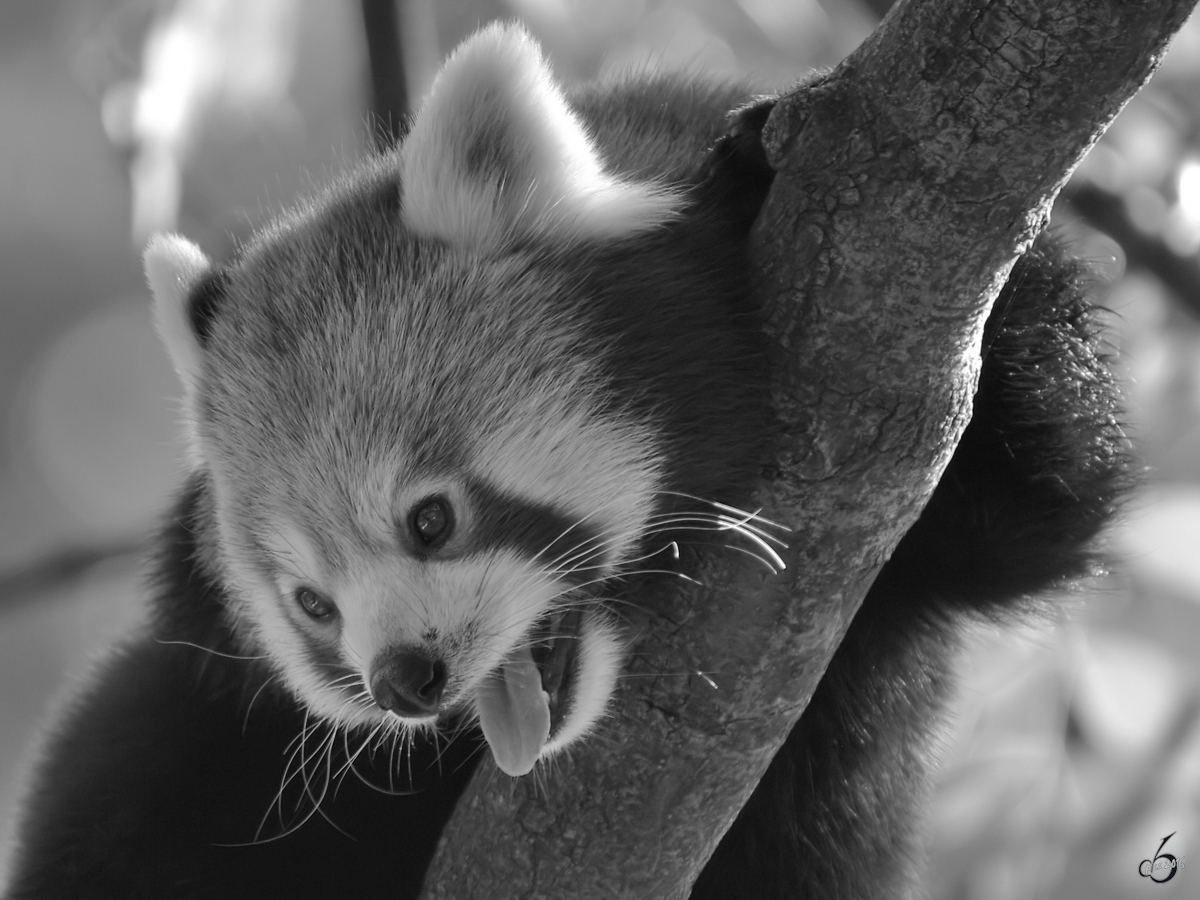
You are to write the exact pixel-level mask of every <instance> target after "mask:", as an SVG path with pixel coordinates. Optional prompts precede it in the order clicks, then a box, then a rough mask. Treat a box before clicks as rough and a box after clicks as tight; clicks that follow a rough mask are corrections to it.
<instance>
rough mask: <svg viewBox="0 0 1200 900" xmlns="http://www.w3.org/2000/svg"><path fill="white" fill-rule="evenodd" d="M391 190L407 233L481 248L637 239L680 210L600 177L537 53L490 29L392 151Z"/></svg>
mask: <svg viewBox="0 0 1200 900" xmlns="http://www.w3.org/2000/svg"><path fill="white" fill-rule="evenodd" d="M400 178H401V190H402V192H403V210H404V219H405V222H406V223H407V224H408V226H409V227H410V228H412V229H413V230H414V231H416V232H417V233H419V234H425V235H429V236H433V237H440V238H443V239H445V240H448V241H451V242H454V243H458V244H465V245H468V246H478V247H482V248H487V247H491V246H495V245H497V244H502V243H504V242H506V241H508V240H511V239H513V238H519V237H522V236H524V235H526V234H528V233H531V232H534V233H540V234H548V233H554V234H559V235H566V236H579V237H588V236H592V237H604V236H608V237H616V236H620V235H625V234H631V233H637V232H639V231H645V230H646V229H649V228H653V227H655V226H657V225H660V224H662V223H663V222H665V221H668V220H669V219H671V218H672V217H674V216H675V214H676V213H677V211H678V209H679V207H680V205H681V200H680V198H679V196H678V195H676V194H674V193H672V192H670V191H668V190H666V189H664V188H663V187H661V186H658V185H653V184H645V183H636V182H627V181H622V180H621V179H619V178H616V177H613V176H612V175H609V174H607V173H605V171H604V169H603V165H602V163H601V160H600V158H599V156H598V155H597V153H596V150H595V148H594V147H593V146H592V143H591V141H590V140H589V138H588V135H587V133H586V132H585V131H584V128H583V126H582V124H581V123H580V122H579V120H578V119H577V118H576V117H575V114H574V113H573V112H571V110H570V108H569V107H568V106H567V102H566V100H565V98H564V97H563V95H562V92H561V91H560V90H559V88H558V86H557V85H556V84H555V82H554V78H553V76H552V74H551V72H550V68H549V66H548V65H547V64H546V62H545V61H544V60H543V59H542V53H541V50H540V48H539V47H538V45H537V43H536V42H535V41H534V40H533V38H531V37H530V36H529V35H528V34H527V33H526V32H525V31H524V29H522V28H520V27H519V26H516V25H503V24H499V23H497V24H493V25H490V26H488V27H487V28H484V29H483V30H481V31H479V32H478V33H476V34H475V35H474V36H472V37H470V38H468V39H467V40H466V41H465V42H464V43H463V44H462V45H461V46H459V48H458V49H457V50H455V51H454V53H453V54H452V55H451V56H450V58H449V60H447V62H446V64H445V66H443V68H442V70H441V72H440V73H439V74H438V76H437V79H436V80H435V81H434V83H433V88H432V91H431V93H430V96H429V98H428V100H426V101H425V104H424V105H423V106H422V107H421V110H420V112H418V113H417V117H416V120H415V121H414V122H413V127H412V130H411V132H410V133H409V135H408V137H407V139H406V140H405V142H404V145H403V146H402V148H401V150H400Z"/></svg>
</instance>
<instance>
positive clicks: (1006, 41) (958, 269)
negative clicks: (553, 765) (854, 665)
mask: <svg viewBox="0 0 1200 900" xmlns="http://www.w3.org/2000/svg"><path fill="white" fill-rule="evenodd" d="M1194 2H1195V0H1157V2H1150V0H906V2H900V3H898V4H897V5H896V6H895V8H893V9H892V11H891V12H890V13H889V14H888V16H887V17H886V18H885V19H884V21H883V22H882V23H881V24H880V27H879V28H878V30H877V31H876V32H875V33H874V34H873V35H872V36H871V37H870V38H869V39H868V40H867V41H866V42H865V43H864V44H863V45H862V46H861V47H860V48H859V49H858V50H857V51H855V52H854V53H853V54H852V55H851V56H850V57H849V58H847V59H846V60H845V61H844V62H843V63H842V64H841V65H840V66H838V67H837V68H836V69H835V70H834V71H832V72H831V73H829V74H828V75H826V76H824V77H822V78H820V79H819V80H817V81H815V82H810V83H809V84H807V85H804V86H802V87H800V88H798V89H796V90H794V91H793V92H791V93H789V94H787V95H785V96H784V97H783V98H782V99H781V100H780V102H779V103H778V104H777V106H776V108H775V110H774V112H773V113H772V115H771V118H770V120H769V122H768V124H767V128H766V131H765V132H764V145H765V147H766V150H767V153H768V157H769V159H770V161H771V163H772V165H773V166H774V167H775V168H776V169H777V171H778V175H777V177H776V180H775V183H774V186H773V188H772V190H771V194H770V196H769V198H768V200H767V204H766V207H765V209H764V211H763V214H762V215H761V217H760V219H759V222H758V225H757V226H756V229H755V235H754V240H753V242H754V252H755V264H756V267H757V269H758V271H759V272H760V273H761V276H762V280H761V297H762V300H763V303H764V307H765V310H766V324H767V329H768V332H769V335H770V338H771V340H772V346H773V350H772V353H773V358H772V378H773V385H772V399H773V403H774V406H775V409H776V411H777V414H778V418H779V422H780V426H781V428H780V434H779V438H778V441H777V444H776V446H775V447H774V463H773V465H772V467H771V468H770V470H769V472H768V476H767V478H766V479H765V480H764V482H763V483H762V484H761V486H760V489H759V491H758V501H759V503H760V504H761V506H762V507H763V514H764V515H765V516H767V517H768V518H771V519H774V520H775V521H779V522H786V523H788V524H789V525H790V526H791V527H792V528H793V535H792V537H791V538H790V539H789V547H788V549H787V550H786V551H783V552H782V555H783V559H784V561H785V562H786V564H787V566H786V569H785V570H784V571H783V572H781V573H780V574H778V575H774V576H772V575H769V574H768V573H767V572H766V570H765V569H764V568H763V567H762V566H759V565H756V564H754V563H753V562H748V561H747V562H743V561H740V560H739V559H734V558H731V557H738V556H740V555H739V554H725V555H722V556H720V557H719V558H718V557H716V556H713V557H712V558H706V559H704V560H703V561H702V565H701V572H700V573H698V579H699V581H700V582H701V583H702V585H696V586H691V587H689V588H687V589H680V590H678V591H675V592H673V594H672V596H670V597H667V598H664V601H663V608H662V610H661V615H660V617H659V618H660V621H659V623H658V624H657V625H656V626H655V627H652V628H649V629H647V632H646V636H645V637H644V638H643V639H642V640H641V641H640V642H639V643H638V645H637V646H636V648H635V652H634V655H633V661H632V662H631V664H630V667H629V671H630V673H631V674H632V675H634V676H647V677H631V678H627V679H625V680H624V681H623V684H622V688H621V690H620V692H619V696H618V698H617V715H616V718H615V721H614V722H613V723H612V724H611V726H610V727H609V729H608V730H607V731H606V733H605V735H604V736H603V738H602V739H601V740H598V741H593V742H592V743H591V744H590V745H589V746H588V747H586V748H584V749H581V750H578V751H576V752H575V753H574V754H573V755H572V758H571V760H570V761H569V763H567V764H565V765H564V766H563V767H562V769H563V770H562V771H556V772H550V773H548V774H547V775H546V776H545V777H544V778H538V779H530V778H526V779H522V780H520V781H515V782H514V781H512V780H510V779H507V778H504V777H501V776H499V775H498V773H497V772H496V771H495V769H494V767H493V766H492V765H491V764H490V762H487V761H485V762H484V763H483V765H482V766H481V767H480V771H479V772H478V773H477V774H476V776H475V779H474V781H473V783H472V785H471V786H470V788H469V789H468V791H467V794H466V795H465V796H464V797H463V799H462V800H461V801H460V803H459V806H458V808H457V809H456V811H455V813H454V816H453V818H452V820H451V823H450V825H449V826H448V828H447V830H446V832H445V834H444V835H443V839H442V844H441V847H440V849H439V852H438V856H437V857H436V858H435V860H434V864H433V867H432V868H431V870H430V873H429V876H428V878H427V882H426V888H425V895H426V896H427V897H430V898H454V900H466V898H481V900H482V898H488V900H496V898H508V897H512V898H516V897H521V898H566V897H570V898H611V897H614V896H619V897H622V898H639V897H644V898H653V900H661V898H671V897H684V896H686V895H687V892H688V890H689V888H690V885H691V884H692V882H693V881H694V879H695V877H696V875H697V874H698V873H699V871H700V869H701V868H702V867H703V865H704V863H705V861H706V860H707V859H708V857H709V855H710V854H711V852H712V850H713V848H714V847H715V846H716V844H717V842H718V841H719V840H720V838H721V836H722V835H723V834H724V832H725V831H726V829H727V828H728V827H729V825H730V823H731V822H732V821H733V819H734V817H735V816H736V814H737V812H738V810H739V809H740V808H741V806H742V804H743V803H744V801H745V800H746V798H747V797H748V796H749V794H750V792H751V791H752V790H753V788H754V786H755V784H756V783H757V782H758V779H759V778H760V776H761V775H762V772H763V771H764V769H765V768H766V766H767V764H768V763H769V762H770V760H771V758H772V757H773V755H774V754H775V752H776V750H777V749H778V748H779V746H780V745H781V744H782V742H783V741H784V739H785V738H786V736H787V734H788V732H789V731H790V729H791V727H792V725H793V724H794V723H795V722H796V720H797V718H798V717H799V716H800V714H801V712H802V711H803V709H804V706H805V704H806V703H807V702H808V699H809V697H810V696H811V694H812V692H813V690H814V688H815V687H816V684H817V681H818V679H819V678H820V676H821V673H822V672H823V671H824V668H825V666H826V665H827V663H828V661H829V658H830V656H831V655H832V653H833V651H834V649H835V648H836V646H837V644H838V642H839V640H840V639H841V636H842V634H843V633H844V632H845V629H846V627H847V625H848V623H849V620H850V617H851V616H852V615H853V614H854V611H855V610H856V609H857V607H858V604H859V603H860V602H861V600H862V597H863V596H864V595H865V593H866V590H867V588H868V587H869V586H870V583H871V581H872V579H873V578H874V576H875V574H876V573H877V572H878V570H879V568H880V566H881V565H882V564H883V562H884V561H885V560H886V559H887V557H888V555H889V554H890V553H891V550H892V548H894V546H895V545H896V543H897V542H898V541H899V539H900V537H901V536H902V535H903V533H904V531H905V530H906V529H907V528H908V527H909V525H911V524H912V522H913V521H914V520H915V518H916V516H917V514H918V513H919V511H920V510H921V508H922V507H923V506H924V504H925V502H926V500H927V499H928V497H929V494H930V493H931V491H932V489H933V487H934V485H935V484H936V482H937V479H938V477H939V476H940V474H941V472H942V470H943V468H944V467H945V465H946V463H947V462H948V460H949V458H950V455H951V453H952V452H953V449H954V446H955V444H956V442H957V440H958V438H959V436H960V435H961V433H962V430H963V428H964V427H965V426H966V423H967V421H968V419H969V417H970V409H971V397H972V395H973V393H974V388H975V382H976V378H977V374H978V366H979V341H980V335H981V332H982V328H983V323H984V320H985V318H986V316H987V313H988V311H989V309H990V306H991V303H992V300H993V299H994V297H995V295H996V293H997V292H998V291H999V289H1000V287H1001V286H1002V284H1003V283H1004V280H1005V278H1006V276H1007V273H1008V271H1009V269H1010V267H1011V265H1012V263H1013V261H1014V260H1015V259H1016V257H1017V256H1018V255H1019V254H1020V253H1021V252H1022V250H1023V249H1024V248H1025V247H1027V246H1028V245H1029V243H1030V241H1031V240H1032V239H1033V237H1034V236H1035V235H1036V233H1037V232H1038V230H1039V229H1040V228H1041V227H1042V226H1043V225H1044V223H1045V222H1046V220H1047V216H1048V212H1049V207H1050V204H1051V202H1052V200H1053V198H1054V196H1055V195H1056V194H1057V192H1058V190H1059V188H1060V187H1061V186H1062V184H1063V183H1064V182H1065V180H1066V178H1067V176H1068V174H1069V173H1070V171H1071V170H1072V169H1073V168H1074V166H1075V165H1076V163H1077V162H1078V161H1079V159H1080V158H1081V156H1082V155H1083V153H1084V152H1085V151H1086V150H1087V149H1088V148H1089V147H1090V146H1091V145H1092V143H1093V142H1094V141H1095V140H1096V139H1097V137H1098V136H1099V135H1100V134H1101V133H1102V132H1103V130H1104V129H1105V127H1106V126H1107V125H1108V123H1109V122H1110V121H1111V120H1112V118H1113V116H1115V115H1116V113H1117V111H1118V110H1119V109H1120V108H1121V107H1122V106H1123V105H1124V103H1125V102H1126V101H1127V100H1128V99H1129V98H1130V97H1131V96H1132V95H1133V94H1134V93H1135V92H1136V91H1137V89H1138V88H1139V87H1140V86H1141V85H1142V84H1143V83H1144V82H1145V80H1146V79H1147V78H1148V77H1149V76H1150V74H1151V73H1152V72H1153V71H1154V69H1155V68H1156V67H1157V64H1158V62H1159V60H1160V58H1161V56H1162V53H1163V51H1164V49H1165V47H1166V44H1167V42H1168V41H1169V39H1170V37H1171V36H1172V35H1173V34H1174V33H1175V31H1176V30H1177V29H1178V28H1179V26H1180V25H1182V23H1183V21H1184V20H1185V19H1186V17H1187V15H1188V13H1189V12H1190V11H1191V8H1192V6H1193V4H1194ZM662 673H695V674H693V675H691V676H687V677H684V676H675V677H671V676H670V675H664V674H662ZM700 673H705V674H704V675H703V676H702V675H700ZM714 684H715V689H714V686H713V685H714Z"/></svg>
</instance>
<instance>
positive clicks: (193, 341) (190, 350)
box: [142, 234, 210, 393]
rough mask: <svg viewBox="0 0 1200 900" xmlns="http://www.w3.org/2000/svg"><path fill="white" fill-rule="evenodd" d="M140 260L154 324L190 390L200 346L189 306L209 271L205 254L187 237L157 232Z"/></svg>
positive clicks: (195, 381) (196, 378)
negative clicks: (150, 295) (150, 300)
mask: <svg viewBox="0 0 1200 900" xmlns="http://www.w3.org/2000/svg"><path fill="white" fill-rule="evenodd" d="M142 262H143V264H144V265H145V268H146V281H147V282H149V284H150V292H151V293H152V294H153V295H154V325H155V327H156V328H157V329H158V334H159V337H161V338H162V340H163V343H164V344H165V345H166V347H167V353H168V354H169V355H170V357H171V362H172V363H173V364H174V365H175V371H176V372H178V373H179V379H180V381H182V382H183V388H184V390H185V391H187V392H188V393H190V392H191V391H193V390H194V389H195V387H196V385H197V384H198V382H199V379H200V360H201V356H202V354H203V347H202V346H201V343H200V335H198V334H196V331H195V328H194V327H193V323H192V316H191V313H190V310H189V302H190V297H191V293H192V289H193V288H195V286H196V284H197V283H198V282H199V281H200V279H201V278H202V277H204V275H205V273H207V272H208V270H209V268H210V264H209V261H208V257H206V256H205V255H204V253H203V252H201V250H200V248H199V247H197V246H196V245H195V244H193V243H192V242H191V241H189V240H188V239H187V238H183V237H180V236H179V235H177V234H157V235H155V236H154V237H152V238H151V239H150V243H149V244H147V245H146V252H145V253H144V254H143V257H142Z"/></svg>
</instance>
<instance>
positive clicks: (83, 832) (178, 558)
mask: <svg viewBox="0 0 1200 900" xmlns="http://www.w3.org/2000/svg"><path fill="white" fill-rule="evenodd" d="M205 491H206V486H205V484H204V481H203V479H199V478H198V479H195V480H193V482H192V484H191V485H189V487H188V489H187V490H186V491H185V492H184V495H183V497H182V498H181V500H180V503H179V505H178V507H177V509H176V512H175V514H174V516H173V518H172V521H171V523H170V524H169V525H168V526H167V528H166V529H165V531H164V533H163V536H162V538H161V541H160V547H161V550H160V554H159V558H158V561H157V563H156V591H155V595H156V601H155V605H154V608H153V610H152V616H151V620H152V621H151V624H150V627H149V628H148V630H147V632H146V633H145V634H144V635H143V636H141V637H139V638H137V639H136V640H134V641H131V642H130V643H128V644H127V645H125V646H124V647H123V648H122V649H121V650H120V651H119V652H118V653H116V654H115V655H114V656H113V657H112V658H110V659H109V660H108V661H107V662H106V663H105V665H104V666H103V668H102V670H101V672H100V673H99V674H98V676H97V677H96V678H95V680H94V682H93V683H92V685H91V686H90V687H89V689H88V690H87V691H85V692H84V693H83V694H82V695H80V696H79V697H78V698H76V700H75V701H74V703H73V706H72V710H71V713H70V715H69V716H68V718H67V720H66V725H65V727H63V728H60V729H58V730H57V731H56V732H54V733H53V734H52V735H51V736H50V737H49V739H48V742H47V746H46V749H45V760H46V762H45V764H44V765H43V766H42V767H41V769H40V771H39V772H38V776H37V781H36V783H35V785H34V787H33V789H32V792H31V794H30V796H29V797H28V799H27V802H26V808H27V813H26V816H25V821H24V822H23V823H22V828H21V838H20V845H19V850H18V854H17V857H16V862H17V865H16V866H15V868H14V870H13V872H12V878H11V883H10V887H9V891H8V893H7V894H6V896H7V897H8V898H10V900H22V898H35V897H36V898H54V900H69V898H89V900H101V898H112V900H118V898H120V900H165V898H171V900H212V898H239V897H244V898H265V897H289V898H312V900H317V898H333V897H355V898H368V897H392V898H396V897H399V898H404V897H415V896H416V894H417V892H418V890H419V889H420V885H421V880H422V878H423V877H424V874H425V868H426V867H427V866H428V863H429V859H430V858H431V856H432V854H433V850H434V847H435V846H436V844H437V839H438V835H439V833H440V831H441V828H442V825H443V824H444V823H445V820H446V819H447V817H448V816H449V814H450V812H451V810H452V809H453V808H454V803H455V801H456V800H457V798H458V795H459V793H460V792H461V790H462V788H463V787H464V786H465V784H466V782H467V779H468V778H469V777H470V775H471V773H472V771H473V770H474V768H475V763H476V762H477V760H478V758H479V750H480V744H479V742H478V741H477V740H476V739H475V737H474V736H473V735H470V734H464V735H461V736H459V737H458V739H456V740H455V741H453V742H451V743H449V744H447V743H446V742H445V741H443V742H441V744H440V745H435V744H433V743H432V742H430V741H420V740H418V741H417V742H416V743H415V744H414V745H413V747H412V750H411V752H409V753H406V755H405V757H404V758H403V759H397V758H396V757H394V756H393V755H392V754H393V751H392V745H391V744H390V743H389V744H388V745H387V746H383V747H379V748H371V747H367V748H366V749H365V750H363V751H362V752H360V753H358V754H357V756H356V757H355V758H354V762H353V767H352V768H351V769H348V770H346V771H342V767H343V766H344V765H346V761H347V753H351V754H353V753H354V752H355V751H358V750H359V745H358V744H354V743H351V744H349V745H348V746H347V745H343V743H342V741H341V738H340V737H339V739H338V741H337V743H336V744H334V745H333V746H332V751H331V753H330V755H329V757H328V761H327V757H326V756H325V754H324V752H323V751H324V746H325V741H326V740H327V737H328V731H327V730H326V729H325V728H324V727H323V726H315V725H314V723H311V722H309V721H308V720H307V719H306V717H305V714H304V713H303V711H302V710H300V709H299V707H298V705H297V704H296V701H295V699H294V698H292V697H291V696H290V695H289V694H287V693H286V692H285V691H284V690H283V689H282V687H281V686H280V685H278V684H277V683H276V682H275V681H274V680H273V677H272V675H271V673H270V672H269V671H268V669H267V668H266V666H265V665H263V664H262V662H261V661H260V660H257V659H254V658H247V657H246V656H245V651H244V650H242V649H241V648H240V647H239V645H238V642H237V641H236V639H235V638H234V636H233V634H232V632H231V631H230V629H229V627H228V624H227V622H226V614H227V611H226V601H225V598H224V596H223V593H222V589H221V587H220V586H219V584H218V583H217V582H216V581H215V580H214V579H213V578H212V576H211V575H210V574H209V573H207V572H206V571H205V570H204V567H203V566H202V565H201V564H200V563H199V560H198V556H199V555H200V548H198V547H197V546H196V532H197V527H196V526H197V519H198V516H201V515H203V514H204V506H205ZM310 726H311V727H312V730H311V731H310V732H308V734H307V737H306V739H305V740H304V742H303V743H301V742H300V741H299V739H298V736H299V735H300V734H301V733H303V732H304V731H305V729H306V728H308V727H310ZM301 769H303V771H301ZM277 795H278V796H277ZM317 801H320V812H316V813H314V804H315V803H316V802H317Z"/></svg>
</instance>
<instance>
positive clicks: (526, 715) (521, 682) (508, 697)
mask: <svg viewBox="0 0 1200 900" xmlns="http://www.w3.org/2000/svg"><path fill="white" fill-rule="evenodd" d="M475 702H476V706H477V708H478V710H479V724H480V725H481V726H482V728H483V736H484V737H485V738H486V739H487V742H488V746H489V747H491V748H492V756H494V757H495V758H496V765H498V766H499V767H500V769H501V771H503V772H506V773H507V774H509V775H514V776H515V775H525V774H527V773H528V772H529V771H530V770H531V769H532V768H533V764H534V763H535V762H537V758H538V754H540V753H541V752H542V746H543V745H544V744H545V743H546V737H547V736H548V735H549V734H550V698H549V696H548V695H547V694H546V692H545V691H543V690H542V674H541V672H539V671H538V667H537V665H536V664H535V663H534V661H533V656H532V655H531V654H530V652H529V650H528V649H527V648H526V649H523V650H514V651H513V652H512V653H511V654H509V656H508V659H506V660H505V661H504V663H503V665H501V666H500V668H499V669H498V670H497V671H495V672H493V673H492V674H491V675H489V676H488V677H487V679H486V680H485V681H484V683H483V685H482V686H481V687H480V688H479V693H478V694H477V696H476V701H475Z"/></svg>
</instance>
